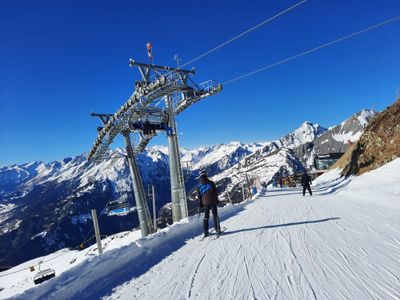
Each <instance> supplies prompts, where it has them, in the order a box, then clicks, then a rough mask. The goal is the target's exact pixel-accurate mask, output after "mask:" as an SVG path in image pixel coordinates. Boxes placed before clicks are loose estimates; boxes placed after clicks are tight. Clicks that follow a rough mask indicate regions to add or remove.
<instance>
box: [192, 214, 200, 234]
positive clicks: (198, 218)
mask: <svg viewBox="0 0 400 300" xmlns="http://www.w3.org/2000/svg"><path fill="white" fill-rule="evenodd" d="M199 220H200V206H199V208H198V210H197V222H196V225H195V226H194V229H193V239H194V237H195V234H196V229H197V225H198V224H199Z"/></svg>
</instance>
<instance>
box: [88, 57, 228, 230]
mask: <svg viewBox="0 0 400 300" xmlns="http://www.w3.org/2000/svg"><path fill="white" fill-rule="evenodd" d="M129 65H130V66H131V67H137V68H138V70H139V73H140V75H141V79H140V80H137V81H136V82H135V90H134V92H133V93H132V95H131V96H130V97H129V98H128V100H127V101H126V102H125V103H124V104H123V105H122V106H121V108H120V109H119V110H118V111H117V112H115V113H114V114H96V113H92V116H94V117H99V118H100V120H101V121H102V123H103V125H104V126H103V127H99V128H98V136H97V139H96V141H95V143H94V145H93V147H92V149H91V151H90V152H89V155H88V160H89V161H93V162H94V163H99V162H101V161H102V160H103V159H104V157H105V156H106V153H107V150H108V148H109V146H110V145H111V144H112V142H113V141H114V139H115V137H116V136H117V135H119V134H122V135H123V136H124V140H125V146H126V152H127V158H128V164H129V170H130V174H131V177H132V186H133V191H134V196H135V201H136V208H137V212H138V217H139V223H140V228H141V232H142V235H143V236H147V235H148V234H150V233H152V232H153V230H154V229H153V228H154V226H152V221H151V217H150V211H149V208H148V205H147V201H146V195H145V192H144V188H143V182H142V179H141V177H140V172H139V167H138V165H137V161H136V156H137V155H138V154H139V153H141V152H142V151H143V150H144V149H145V148H146V146H147V145H148V143H149V142H150V140H151V139H152V138H153V137H154V136H156V135H157V134H158V133H166V134H167V139H168V152H169V165H170V182H171V201H172V219H173V222H177V221H179V220H181V219H182V218H186V217H188V209H187V200H186V191H185V185H184V176H183V172H182V165H181V158H180V152H179V139H178V132H177V126H176V117H177V115H178V114H180V113H181V112H183V111H184V110H185V109H187V108H188V107H190V106H191V105H193V104H194V103H196V102H198V101H200V100H201V99H204V98H206V97H209V96H213V95H215V94H217V93H219V92H220V91H221V90H222V85H221V84H220V83H217V82H215V81H214V80H209V81H206V82H203V83H200V84H198V85H197V84H195V83H194V82H193V80H192V79H191V78H190V76H192V75H194V74H195V71H194V69H192V70H184V69H179V68H172V67H167V66H159V65H154V64H146V63H140V62H136V61H134V60H133V59H130V60H129ZM132 133H133V134H138V135H139V136H140V140H139V143H138V144H137V145H136V146H135V147H133V146H132V144H131V141H130V134H132Z"/></svg>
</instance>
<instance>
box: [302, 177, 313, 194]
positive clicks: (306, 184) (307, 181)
mask: <svg viewBox="0 0 400 300" xmlns="http://www.w3.org/2000/svg"><path fill="white" fill-rule="evenodd" d="M310 184H311V178H310V176H308V174H307V172H304V173H303V175H301V185H302V186H303V196H305V195H306V189H307V190H308V192H309V193H310V196H312V191H311V187H310Z"/></svg>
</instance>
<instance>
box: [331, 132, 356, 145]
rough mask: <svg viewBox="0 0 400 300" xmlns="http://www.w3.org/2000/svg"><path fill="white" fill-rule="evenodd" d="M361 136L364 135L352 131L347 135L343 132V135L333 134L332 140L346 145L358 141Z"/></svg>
mask: <svg viewBox="0 0 400 300" xmlns="http://www.w3.org/2000/svg"><path fill="white" fill-rule="evenodd" d="M361 135H362V132H361V131H359V132H356V133H354V132H352V131H349V132H345V133H343V132H341V133H336V134H333V135H332V138H333V139H334V140H335V141H338V142H342V143H345V144H346V143H348V141H350V142H355V141H357V140H358V139H359V138H360V136H361Z"/></svg>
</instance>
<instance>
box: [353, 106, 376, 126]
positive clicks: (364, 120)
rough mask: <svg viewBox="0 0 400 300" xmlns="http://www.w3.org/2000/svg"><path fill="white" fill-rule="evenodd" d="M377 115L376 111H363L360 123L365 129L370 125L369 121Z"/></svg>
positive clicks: (359, 119)
mask: <svg viewBox="0 0 400 300" xmlns="http://www.w3.org/2000/svg"><path fill="white" fill-rule="evenodd" d="M376 114H377V112H376V111H374V110H370V109H363V110H362V111H361V112H360V115H359V116H358V117H357V119H358V121H359V122H360V124H361V125H362V126H363V127H365V126H367V125H368V123H369V122H368V120H370V119H371V118H372V117H373V116H375V115H376Z"/></svg>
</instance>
